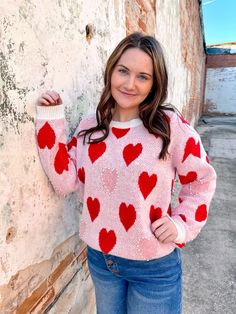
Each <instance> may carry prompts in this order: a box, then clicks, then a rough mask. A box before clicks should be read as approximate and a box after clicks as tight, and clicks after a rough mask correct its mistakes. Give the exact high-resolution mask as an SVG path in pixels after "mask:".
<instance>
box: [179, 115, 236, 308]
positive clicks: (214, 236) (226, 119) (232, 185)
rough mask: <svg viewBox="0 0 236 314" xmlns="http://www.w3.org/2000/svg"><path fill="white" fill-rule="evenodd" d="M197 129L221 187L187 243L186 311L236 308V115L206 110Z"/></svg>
mask: <svg viewBox="0 0 236 314" xmlns="http://www.w3.org/2000/svg"><path fill="white" fill-rule="evenodd" d="M197 131H198V132H199V134H200V135H201V138H202V142H203V146H204V148H205V150H206V151H207V153H208V156H209V159H210V162H211V164H212V166H213V167H214V168H215V170H216V173H217V187H216V192H215V195H214V197H213V200H212V203H211V206H210V211H209V217H208V221H207V224H206V225H205V227H204V228H203V229H202V231H201V233H200V234H199V236H198V237H197V238H196V239H195V240H194V241H192V242H191V243H188V244H187V245H186V247H185V248H183V249H182V256H183V314H213V313H217V314H236V116H231V117H230V116H220V117H219V116H218V117H209V116H202V117H201V118H200V120H199V125H198V127H197Z"/></svg>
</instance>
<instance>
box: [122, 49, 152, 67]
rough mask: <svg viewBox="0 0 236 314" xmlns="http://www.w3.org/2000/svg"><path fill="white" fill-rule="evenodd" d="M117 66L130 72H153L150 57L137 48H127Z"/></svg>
mask: <svg viewBox="0 0 236 314" xmlns="http://www.w3.org/2000/svg"><path fill="white" fill-rule="evenodd" d="M117 65H124V66H125V67H127V68H129V69H130V70H132V69H136V70H140V71H139V72H143V70H144V69H145V70H146V71H148V70H149V71H151V72H152V70H153V64H152V59H151V57H150V56H149V55H148V54H147V53H146V52H144V51H143V50H141V49H139V48H129V49H127V50H125V51H124V53H123V54H122V55H121V57H120V59H119V60H118V62H117Z"/></svg>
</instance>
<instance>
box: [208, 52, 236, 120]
mask: <svg viewBox="0 0 236 314" xmlns="http://www.w3.org/2000/svg"><path fill="white" fill-rule="evenodd" d="M206 65H207V71H206V89H205V101H204V113H205V114H210V115H211V114H213V115H215V114H220V115H222V114H227V115H229V114H236V106H235V103H236V84H235V78H236V55H225V54H222V55H208V56H207V63H206Z"/></svg>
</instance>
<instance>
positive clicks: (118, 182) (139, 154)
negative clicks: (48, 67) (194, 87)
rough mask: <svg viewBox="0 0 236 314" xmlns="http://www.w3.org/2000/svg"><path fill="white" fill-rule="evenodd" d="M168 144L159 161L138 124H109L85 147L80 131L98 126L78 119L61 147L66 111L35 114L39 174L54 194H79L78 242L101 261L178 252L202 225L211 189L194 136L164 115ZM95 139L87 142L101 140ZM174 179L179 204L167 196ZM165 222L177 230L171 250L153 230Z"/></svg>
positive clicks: (157, 144)
mask: <svg viewBox="0 0 236 314" xmlns="http://www.w3.org/2000/svg"><path fill="white" fill-rule="evenodd" d="M166 114H167V116H168V120H169V123H170V129H171V141H170V145H169V147H168V155H167V158H166V159H165V160H162V159H159V158H158V157H159V153H160V151H161V148H162V140H161V138H160V137H159V136H157V135H153V134H150V133H149V132H148V130H147V129H146V128H145V127H144V125H143V122H142V120H141V119H139V118H138V119H133V120H130V121H126V122H119V121H114V120H112V121H111V123H110V126H109V135H108V137H107V138H106V139H105V140H103V141H102V142H99V143H97V144H94V143H93V144H87V143H85V144H83V136H80V137H78V136H77V134H78V132H79V131H80V130H83V129H88V128H90V127H92V126H95V125H97V122H96V115H95V114H90V115H88V116H86V117H84V118H83V119H82V121H81V122H80V123H79V126H78V128H77V130H76V132H75V134H74V136H73V137H72V138H71V140H70V141H69V142H68V141H67V136H66V129H67V123H66V120H65V116H64V106H63V105H59V106H53V107H46V106H38V107H37V121H36V132H37V143H38V149H39V156H40V159H41V163H42V166H43V168H44V170H45V172H46V174H47V176H48V178H49V180H50V181H51V183H52V185H53V187H54V189H55V191H56V193H58V194H59V195H62V196H65V195H68V194H69V193H71V192H74V191H76V193H78V196H79V199H80V201H81V202H82V203H83V211H82V215H81V217H80V221H79V233H80V238H81V239H82V240H83V241H85V243H87V244H88V245H89V246H91V247H92V248H94V249H97V250H99V251H102V252H103V253H105V254H113V255H116V256H119V257H123V258H128V259H135V260H150V259H154V258H159V257H162V256H165V255H167V254H169V253H170V252H171V251H173V250H174V248H175V247H179V248H182V247H183V246H184V245H185V244H186V243H187V242H188V241H191V240H193V239H194V238H195V237H196V236H197V235H198V233H199V232H200V230H201V229H202V227H203V226H204V225H205V223H206V221H207V216H208V211H209V205H210V202H211V199H212V197H213V194H214V190H215V185H216V173H215V171H214V169H213V167H212V166H211V165H210V163H209V159H208V157H207V154H206V152H205V150H204V148H203V145H202V142H201V139H200V137H199V134H198V133H197V132H196V131H195V129H194V128H193V127H191V126H190V125H189V124H188V122H187V121H185V120H184V119H182V118H181V117H180V116H179V115H177V114H176V113H174V112H172V111H166ZM102 134H103V133H102V131H98V132H96V134H93V135H92V138H97V137H100V136H101V135H102ZM176 174H178V176H179V180H180V183H181V190H180V192H179V203H178V205H177V206H175V207H174V208H171V196H172V191H173V186H174V182H175V178H176ZM164 215H167V216H168V217H169V218H170V219H171V220H172V221H173V222H174V223H175V226H176V228H177V230H178V236H177V238H176V239H175V241H174V242H171V243H166V244H164V243H162V242H160V241H159V240H158V239H157V238H156V237H155V236H154V234H153V232H152V230H151V224H152V223H153V222H154V221H155V220H156V219H159V218H160V217H162V216H164Z"/></svg>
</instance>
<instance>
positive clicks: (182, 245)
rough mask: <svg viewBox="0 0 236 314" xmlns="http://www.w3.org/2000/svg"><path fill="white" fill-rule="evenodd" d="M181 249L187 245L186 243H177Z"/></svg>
mask: <svg viewBox="0 0 236 314" xmlns="http://www.w3.org/2000/svg"><path fill="white" fill-rule="evenodd" d="M175 244H176V245H177V246H178V247H179V248H180V249H182V247H184V246H185V245H186V243H175Z"/></svg>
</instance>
